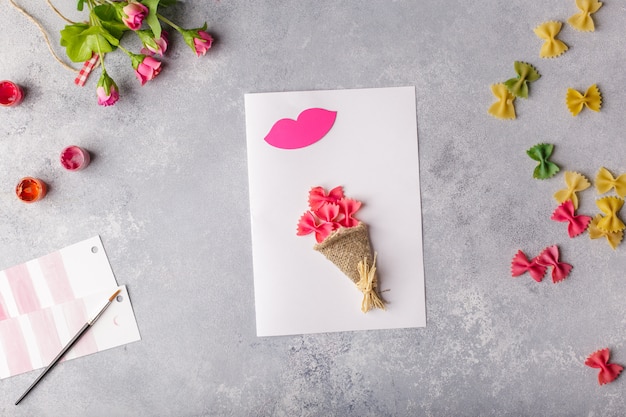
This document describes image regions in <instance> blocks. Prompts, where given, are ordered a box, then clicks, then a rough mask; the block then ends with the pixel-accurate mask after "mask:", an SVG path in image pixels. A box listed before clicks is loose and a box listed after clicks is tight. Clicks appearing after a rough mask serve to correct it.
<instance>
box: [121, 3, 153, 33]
mask: <svg viewBox="0 0 626 417" xmlns="http://www.w3.org/2000/svg"><path fill="white" fill-rule="evenodd" d="M122 12H123V16H122V22H124V24H125V25H126V26H128V28H129V29H131V30H138V29H139V28H141V25H142V24H143V20H144V19H145V18H146V16H148V13H150V11H149V10H148V8H147V7H146V6H144V5H143V4H141V3H137V2H130V3H128V4H127V5H126V6H124V8H122Z"/></svg>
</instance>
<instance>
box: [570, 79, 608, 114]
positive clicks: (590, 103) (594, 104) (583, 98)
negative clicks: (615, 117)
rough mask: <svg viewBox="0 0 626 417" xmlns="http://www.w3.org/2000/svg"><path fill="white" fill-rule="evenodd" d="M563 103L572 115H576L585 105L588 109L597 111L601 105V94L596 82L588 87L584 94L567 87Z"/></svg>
mask: <svg viewBox="0 0 626 417" xmlns="http://www.w3.org/2000/svg"><path fill="white" fill-rule="evenodd" d="M565 104H566V105H567V108H568V109H569V111H570V112H571V113H572V115H573V116H578V113H580V112H581V111H582V109H583V107H585V106H587V108H588V109H589V110H593V111H595V112H599V111H600V107H602V94H600V90H599V89H598V86H597V85H596V84H594V85H592V86H591V87H589V88H588V89H587V91H586V92H585V94H584V95H583V94H581V93H579V92H578V91H576V90H574V89H573V88H568V89H567V94H566V95H565Z"/></svg>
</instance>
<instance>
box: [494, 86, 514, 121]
mask: <svg viewBox="0 0 626 417" xmlns="http://www.w3.org/2000/svg"><path fill="white" fill-rule="evenodd" d="M491 92H492V93H493V95H494V96H495V97H496V98H497V99H498V101H496V102H495V103H493V104H492V105H491V107H489V114H490V115H492V116H493V117H496V118H498V119H515V106H514V105H513V101H514V100H515V96H514V95H513V94H511V93H510V92H509V90H507V88H506V86H505V85H504V84H502V83H498V84H493V85H492V86H491Z"/></svg>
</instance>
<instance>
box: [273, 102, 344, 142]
mask: <svg viewBox="0 0 626 417" xmlns="http://www.w3.org/2000/svg"><path fill="white" fill-rule="evenodd" d="M336 118H337V112H336V111H331V110H326V109H321V108H311V109H306V110H303V111H302V113H300V114H299V115H298V119H297V120H293V119H280V120H279V121H277V122H276V123H274V126H272V128H271V129H270V132H269V133H268V134H267V136H265V141H266V142H267V143H269V144H270V145H272V146H275V147H276V148H280V149H299V148H304V147H306V146H309V145H312V144H314V143H315V142H317V141H319V140H320V139H322V138H323V137H324V136H325V135H326V134H327V133H328V132H329V131H330V129H331V128H332V127H333V124H335V119H336Z"/></svg>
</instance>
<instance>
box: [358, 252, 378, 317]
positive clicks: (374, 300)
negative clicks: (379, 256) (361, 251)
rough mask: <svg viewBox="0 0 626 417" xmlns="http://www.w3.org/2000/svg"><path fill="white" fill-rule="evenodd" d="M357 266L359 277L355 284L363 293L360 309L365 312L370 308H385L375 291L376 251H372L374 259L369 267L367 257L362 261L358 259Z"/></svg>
mask: <svg viewBox="0 0 626 417" xmlns="http://www.w3.org/2000/svg"><path fill="white" fill-rule="evenodd" d="M357 268H358V270H359V276H360V278H361V279H360V280H359V282H357V284H356V286H357V288H358V289H359V290H361V292H362V293H363V301H362V302H361V311H362V312H364V313H367V312H368V311H370V310H371V309H372V308H380V309H382V310H385V303H384V302H383V300H381V299H380V296H379V295H378V293H377V292H376V287H377V279H376V253H374V261H373V262H372V266H371V267H370V266H369V265H368V263H367V258H364V259H363V260H362V261H359V265H358V267H357Z"/></svg>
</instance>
